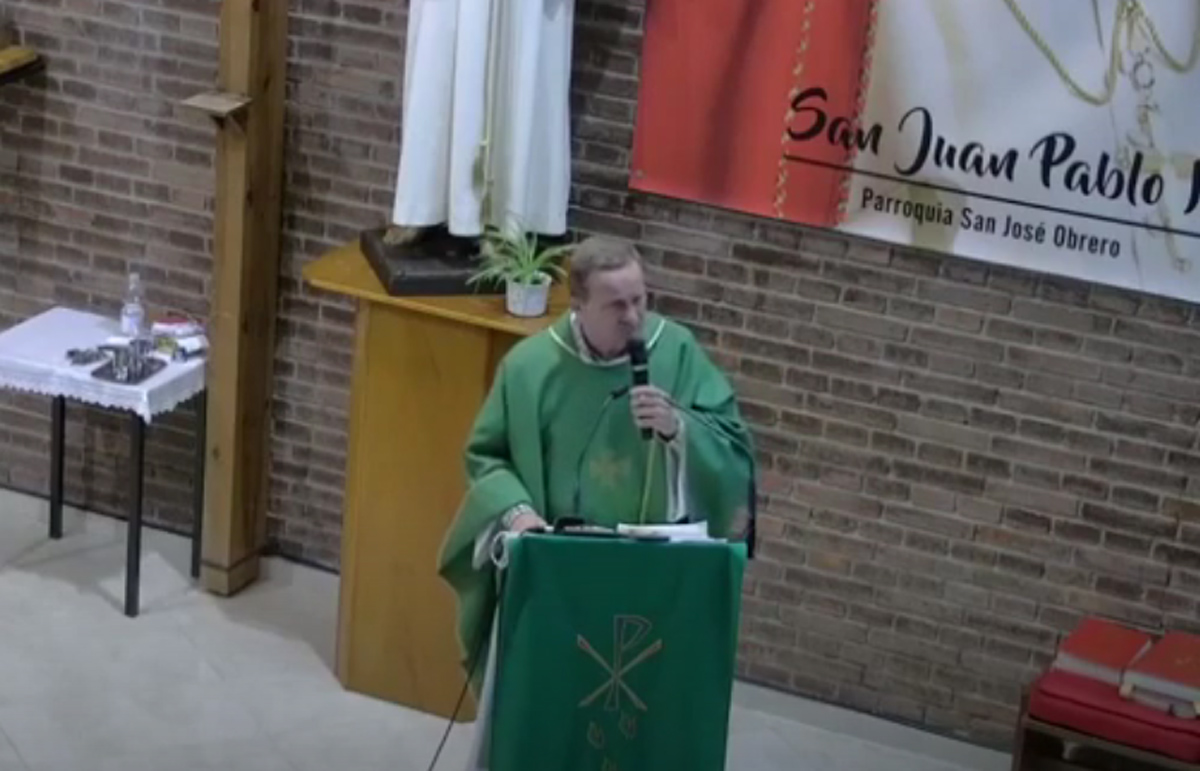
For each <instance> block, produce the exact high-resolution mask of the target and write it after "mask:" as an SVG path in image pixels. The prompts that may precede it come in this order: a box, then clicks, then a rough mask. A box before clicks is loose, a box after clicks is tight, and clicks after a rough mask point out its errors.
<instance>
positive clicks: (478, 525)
mask: <svg viewBox="0 0 1200 771" xmlns="http://www.w3.org/2000/svg"><path fill="white" fill-rule="evenodd" d="M645 339H646V345H647V349H648V352H649V357H648V358H649V373H650V383H651V384H652V385H655V386H657V387H658V388H660V389H662V390H663V391H665V392H666V393H667V394H669V395H670V396H671V398H672V399H673V400H674V401H675V402H676V404H677V405H678V406H680V407H682V408H683V410H682V411H681V413H680V419H681V420H682V421H683V425H684V431H683V435H682V437H681V441H682V442H683V443H684V445H685V448H684V451H683V458H684V460H683V470H682V474H681V476H682V479H681V480H679V481H680V482H681V483H682V487H683V488H684V491H685V493H686V507H687V513H688V516H689V518H690V519H691V520H692V521H700V520H703V521H705V522H707V524H708V531H709V535H710V536H712V537H716V538H724V537H726V536H727V535H729V534H730V533H729V530H730V526H731V525H732V524H733V522H734V519H735V517H737V516H739V515H743V514H745V513H747V512H748V511H749V509H750V506H751V501H750V500H749V498H750V490H751V484H750V481H751V479H752V477H753V474H754V472H755V469H754V461H753V453H752V452H751V451H750V448H751V440H750V436H749V433H748V431H747V429H746V427H745V424H744V423H743V422H742V420H741V417H740V415H739V412H738V408H737V403H736V399H735V395H734V392H733V390H732V388H731V387H730V385H729V382H728V381H727V380H726V378H725V377H724V375H723V374H722V373H721V372H720V370H718V369H717V368H716V366H715V365H714V363H713V362H712V361H711V359H709V357H708V356H707V354H706V353H705V352H704V349H703V348H702V347H701V346H700V345H699V343H698V342H697V341H696V339H695V338H694V336H693V335H692V333H691V332H690V331H689V330H688V329H687V328H686V327H684V326H682V325H680V324H678V323H676V322H674V321H670V320H668V319H664V318H663V317H661V316H658V315H656V314H649V316H648V318H647V321H646V327H645ZM631 379H632V375H631V370H630V367H629V365H628V362H627V361H624V362H621V363H619V364H617V365H613V364H611V363H606V362H596V361H593V360H591V359H590V358H589V357H588V356H587V354H586V352H581V351H580V350H578V348H577V345H576V338H575V335H574V330H573V325H572V323H571V319H570V317H569V316H564V317H563V318H562V319H560V320H558V321H557V322H556V323H555V324H554V325H553V326H552V327H551V328H549V329H547V330H546V331H545V332H542V333H540V334H538V335H535V336H533V337H530V338H527V339H525V340H522V341H521V342H520V343H518V344H517V345H516V346H514V347H513V348H512V350H510V351H509V353H508V354H507V355H506V356H505V357H504V359H503V360H502V361H501V363H500V365H499V367H498V369H497V372H496V375H495V380H494V382H493V385H492V388H491V391H490V392H489V394H488V396H487V399H486V400H485V402H484V404H483V407H482V409H481V410H480V413H479V416H478V418H477V419H476V422H475V425H474V427H473V429H472V431H471V434H470V437H469V439H468V441H467V448H466V467H467V484H468V489H467V493H466V496H465V497H464V500H463V502H462V505H461V507H460V509H459V511H458V513H457V515H456V518H455V520H454V523H453V524H452V525H451V527H450V530H449V532H448V533H447V536H446V539H445V542H444V544H443V547H442V553H441V555H440V560H439V573H440V575H441V576H442V577H443V578H444V579H445V580H446V581H447V582H448V583H449V584H450V585H451V587H453V589H454V591H455V593H456V595H457V597H458V602H459V606H458V636H459V644H460V646H461V652H462V655H463V659H464V663H465V664H466V666H467V667H469V668H471V669H470V670H469V671H471V673H472V684H473V687H474V688H475V689H476V691H477V692H478V689H479V686H480V680H481V678H482V675H483V662H484V661H485V660H486V656H487V644H486V642H485V641H486V639H487V635H488V633H489V632H490V626H491V623H492V619H493V614H494V611H495V603H496V583H495V581H496V576H495V571H494V569H492V567H491V564H490V562H489V563H487V564H485V565H483V566H482V567H477V566H476V563H475V550H476V542H477V540H478V539H479V538H480V536H481V534H485V533H487V532H488V531H489V529H490V528H492V527H493V526H494V525H495V524H496V522H497V521H498V520H499V519H500V518H501V517H502V516H503V515H504V513H505V512H507V511H508V510H509V509H510V508H512V507H513V506H516V505H518V504H527V505H529V506H530V507H532V508H533V509H534V511H536V512H537V513H538V514H539V515H541V517H542V518H543V519H545V520H546V521H547V522H549V523H551V524H553V523H554V522H555V521H556V520H558V519H560V518H563V517H579V518H582V519H585V520H587V521H589V522H591V523H595V524H599V525H606V526H615V525H617V524H619V523H626V524H639V523H641V522H643V521H644V523H646V524H653V523H662V522H664V521H666V519H667V517H668V512H667V509H668V503H669V502H670V499H671V497H672V496H671V494H670V493H669V492H668V486H669V485H670V484H672V480H669V479H668V473H667V471H668V466H669V465H670V464H669V463H668V458H667V454H668V451H667V449H666V446H665V445H664V444H663V443H662V442H660V441H650V442H648V441H645V440H644V439H642V437H641V434H640V432H639V430H638V429H637V427H636V426H635V425H634V422H633V417H632V415H631V413H630V409H629V400H628V396H627V395H624V396H618V397H617V398H613V397H612V395H613V394H614V393H619V392H620V391H621V390H622V389H625V388H627V387H628V386H629V384H630V382H631ZM577 495H578V500H579V504H580V507H579V511H576V510H575V509H574V500H575V498H576V496H577ZM472 664H475V666H473V667H472Z"/></svg>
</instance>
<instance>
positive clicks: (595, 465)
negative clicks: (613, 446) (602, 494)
mask: <svg viewBox="0 0 1200 771" xmlns="http://www.w3.org/2000/svg"><path fill="white" fill-rule="evenodd" d="M588 469H589V471H590V472H591V475H592V479H595V480H596V481H598V482H601V483H603V484H604V486H605V487H617V486H619V485H620V484H621V483H622V481H624V480H625V479H626V478H627V477H628V476H629V473H630V464H629V458H621V459H618V458H617V457H616V456H615V455H613V453H612V451H611V450H605V451H604V452H603V453H601V455H600V457H599V458H596V459H594V460H593V461H591V463H589V464H588Z"/></svg>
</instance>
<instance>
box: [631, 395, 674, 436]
mask: <svg viewBox="0 0 1200 771" xmlns="http://www.w3.org/2000/svg"><path fill="white" fill-rule="evenodd" d="M629 403H630V408H631V409H632V411H633V422H634V423H635V424H637V427H638V428H650V429H653V430H654V431H656V432H657V433H658V435H659V436H661V437H662V438H663V439H666V440H671V439H674V438H675V435H676V434H677V433H679V415H678V414H677V413H676V412H675V408H674V407H673V406H671V401H670V399H668V398H667V395H666V394H665V393H663V392H662V391H660V390H659V389H658V388H655V387H654V386H652V385H644V386H635V387H634V388H633V389H631V390H630V392H629Z"/></svg>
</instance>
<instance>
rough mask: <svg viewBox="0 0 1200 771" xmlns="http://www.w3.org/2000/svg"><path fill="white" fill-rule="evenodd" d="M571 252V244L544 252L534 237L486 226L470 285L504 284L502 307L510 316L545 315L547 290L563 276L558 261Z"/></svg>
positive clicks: (516, 229) (529, 316) (519, 231)
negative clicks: (476, 267) (479, 259)
mask: <svg viewBox="0 0 1200 771" xmlns="http://www.w3.org/2000/svg"><path fill="white" fill-rule="evenodd" d="M571 248H572V245H571V244H561V245H558V246H548V247H544V248H543V247H542V246H541V245H540V244H539V243H538V237H537V235H536V234H530V233H526V232H525V231H524V230H523V229H521V228H510V229H508V230H501V229H500V228H497V227H494V226H489V227H488V228H487V229H486V230H485V232H484V234H483V238H482V239H481V242H480V257H481V261H480V266H479V269H478V270H477V271H476V272H475V273H474V274H473V275H472V276H471V278H470V279H469V283H471V284H477V283H481V282H495V283H497V284H499V283H503V284H504V307H505V310H507V311H508V312H509V313H510V314H512V315H513V316H522V317H526V318H533V317H536V316H541V315H544V314H545V313H546V309H547V307H548V306H549V300H550V286H551V284H553V283H554V280H555V279H556V278H557V279H561V278H562V277H563V274H564V271H563V267H562V266H561V265H560V264H559V263H558V258H559V257H561V256H562V255H564V254H566V253H567V252H569V251H570V250H571Z"/></svg>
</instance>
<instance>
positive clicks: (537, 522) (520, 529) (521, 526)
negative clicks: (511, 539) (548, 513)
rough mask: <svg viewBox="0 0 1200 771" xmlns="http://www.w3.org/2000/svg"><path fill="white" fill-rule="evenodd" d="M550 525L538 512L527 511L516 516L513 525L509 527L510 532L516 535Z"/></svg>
mask: <svg viewBox="0 0 1200 771" xmlns="http://www.w3.org/2000/svg"><path fill="white" fill-rule="evenodd" d="M549 527H550V526H549V525H547V524H546V520H544V519H542V518H541V517H539V516H538V515H537V514H529V513H525V514H518V515H517V516H516V518H515V519H513V522H512V526H511V527H510V528H509V529H508V532H510V533H513V534H514V535H520V534H521V533H524V532H525V531H527V530H537V529H539V528H549Z"/></svg>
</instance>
